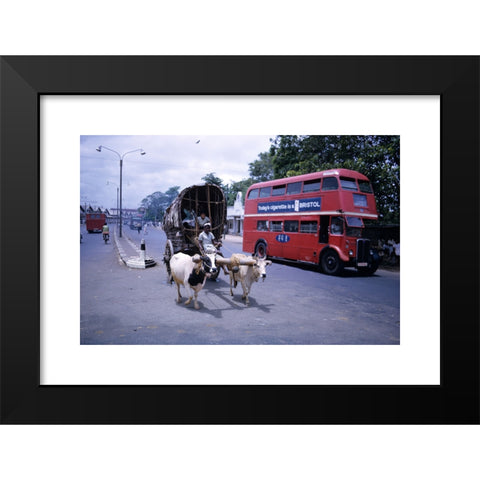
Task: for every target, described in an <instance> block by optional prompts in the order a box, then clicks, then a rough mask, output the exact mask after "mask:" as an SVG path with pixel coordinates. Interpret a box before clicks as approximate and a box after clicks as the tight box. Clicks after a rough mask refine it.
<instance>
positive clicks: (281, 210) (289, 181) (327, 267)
mask: <svg viewBox="0 0 480 480" xmlns="http://www.w3.org/2000/svg"><path fill="white" fill-rule="evenodd" d="M364 219H369V220H376V219H378V214H377V207H376V203H375V196H374V193H373V189H372V186H371V183H370V181H369V180H368V178H367V177H366V176H365V175H362V174H361V173H359V172H355V171H353V170H347V169H342V168H337V169H332V170H326V171H323V172H315V173H309V174H306V175H298V176H295V177H289V178H282V179H278V180H270V181H267V182H262V183H256V184H254V185H252V186H251V187H250V188H249V189H248V191H247V195H246V199H245V216H244V224H243V225H244V226H243V250H244V251H245V252H252V253H255V254H256V255H259V256H265V255H267V256H269V257H277V258H283V259H287V260H295V261H301V262H308V263H314V264H317V265H319V266H320V268H321V270H322V271H323V272H324V273H326V274H329V275H338V274H339V273H341V272H342V270H343V269H344V267H355V268H356V269H357V270H358V271H361V272H364V273H367V274H373V273H374V272H375V271H376V270H377V268H378V264H379V257H378V254H377V253H376V251H375V250H374V249H372V248H371V242H370V240H369V239H367V238H363V235H362V233H363V230H364V223H363V220H364Z"/></svg>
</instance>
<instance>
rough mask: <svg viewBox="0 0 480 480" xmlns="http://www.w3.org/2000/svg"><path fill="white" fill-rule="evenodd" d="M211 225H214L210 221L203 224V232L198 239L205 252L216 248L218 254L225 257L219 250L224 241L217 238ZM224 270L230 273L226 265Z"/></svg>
mask: <svg viewBox="0 0 480 480" xmlns="http://www.w3.org/2000/svg"><path fill="white" fill-rule="evenodd" d="M211 226H212V225H211V224H210V222H207V223H205V225H204V226H203V232H202V233H201V234H200V235H199V236H198V241H199V242H200V245H201V246H202V248H203V250H204V251H205V252H208V251H209V250H212V251H213V250H215V251H216V253H217V255H220V256H221V257H223V254H222V252H220V250H219V248H220V247H221V246H222V242H218V241H217V240H215V236H214V235H213V233H212V232H211V231H210V229H211ZM222 270H223V273H224V274H225V275H228V270H227V269H226V267H225V265H222Z"/></svg>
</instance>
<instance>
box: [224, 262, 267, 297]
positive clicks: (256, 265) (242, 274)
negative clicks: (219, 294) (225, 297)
mask: <svg viewBox="0 0 480 480" xmlns="http://www.w3.org/2000/svg"><path fill="white" fill-rule="evenodd" d="M271 264H272V262H271V260H266V259H265V258H260V257H252V256H247V255H244V254H243V253H234V254H233V255H232V256H231V257H230V260H229V265H228V273H229V275H230V295H231V296H232V297H233V290H232V284H233V288H235V287H236V286H237V282H240V283H241V285H242V290H243V296H242V300H245V303H246V304H247V305H248V304H249V303H250V302H249V300H248V294H249V293H250V289H251V288H252V284H253V282H258V279H259V278H262V279H263V280H265V278H266V276H267V272H266V269H267V267H268V266H269V265H271ZM233 269H234V270H235V271H233ZM237 269H238V271H236V270H237Z"/></svg>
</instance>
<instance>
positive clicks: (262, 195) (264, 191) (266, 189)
mask: <svg viewBox="0 0 480 480" xmlns="http://www.w3.org/2000/svg"><path fill="white" fill-rule="evenodd" d="M271 191H272V187H263V188H261V189H260V198H266V197H269V196H270V192H271Z"/></svg>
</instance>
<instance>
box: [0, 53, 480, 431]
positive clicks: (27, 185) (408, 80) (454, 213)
mask: <svg viewBox="0 0 480 480" xmlns="http://www.w3.org/2000/svg"><path fill="white" fill-rule="evenodd" d="M479 67H480V62H479V57H478V56H392V57H389V56H385V57H376V56H365V57H363V56H354V57H349V56H339V57H338V56H331V57H330V56H158V57H156V56H145V57H143V56H125V57H124V56H4V57H1V58H0V75H1V77H0V82H1V98H0V100H1V108H0V109H1V114H0V115H1V116H0V118H1V123H0V127H1V143H0V145H1V150H0V153H1V159H0V161H1V164H0V166H1V197H0V198H1V204H0V208H1V222H0V228H1V329H0V334H1V337H0V352H1V353H0V355H1V406H0V409H1V410H0V416H1V423H3V424H478V423H479V417H480V407H479V405H480V403H479V379H480V371H479V365H480V362H479V361H480V356H479V338H480V337H479V309H478V294H479V288H478V287H479V282H478V267H479V262H478V260H479V257H478V250H479V248H478V247H479V245H478V243H479V241H478V239H479V236H478V220H479V208H478V207H479V201H478V200H479V198H478V195H479V186H478V183H479V175H478V174H479V168H478V163H479V131H480V130H479V104H480V102H479V91H480V90H479V74H480V68H479ZM45 94H49V95H60V94H69V95H84V94H89V95H92V94H99V95H100V94H101V95H112V94H122V95H125V94H129V95H131V94H135V95H146V94H161V95H172V94H175V95H191V94H215V95H220V94H232V95H246V94H254V95H272V94H280V95H287V94H289V95H439V96H440V98H441V102H440V103H441V166H440V167H441V195H442V201H441V240H440V252H441V255H440V257H441V258H439V259H438V260H439V261H440V262H441V266H440V271H441V278H440V289H441V291H440V298H441V305H440V311H441V316H440V323H441V346H440V352H441V359H440V363H441V384H440V385H439V386H422V385H420V386H408V385H404V386H400V385H398V386H380V385H378V386H376V385H356V386H354V385H342V386H329V385H318V386H307V385H301V386H288V385H276V386H267V385H262V386H253V385H252V386H235V385H232V386H221V385H202V386H193V385H192V386H187V385H185V386H168V385H164V386H148V385H145V386H127V385H115V386H63V385H58V386H43V385H40V306H41V303H40V302H41V299H40V247H39V243H40V234H39V225H40V218H41V217H40V213H41V211H40V202H39V199H40V191H39V190H40V181H39V178H40V173H41V164H40V137H39V126H40V97H41V95H45ZM418 161H421V159H418ZM424 214H428V212H424ZM459 225H462V228H461V231H460V230H459V229H458V226H459ZM422 240H423V239H422V238H419V243H423V241H422ZM422 248H425V255H428V245H424V246H422ZM422 275H425V281H426V282H428V281H429V278H428V272H423V273H422ZM432 280H438V279H432ZM323 367H324V368H325V366H323Z"/></svg>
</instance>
